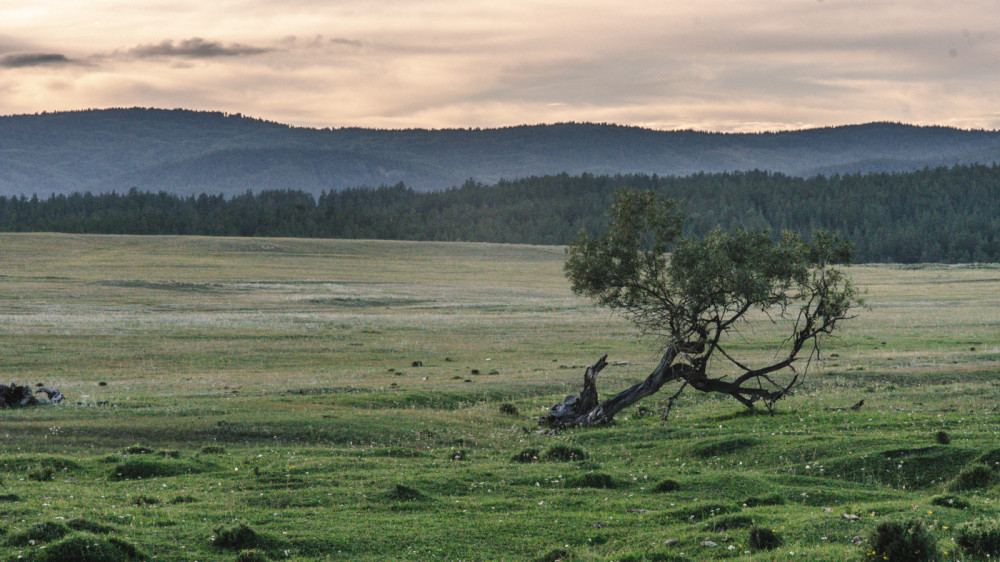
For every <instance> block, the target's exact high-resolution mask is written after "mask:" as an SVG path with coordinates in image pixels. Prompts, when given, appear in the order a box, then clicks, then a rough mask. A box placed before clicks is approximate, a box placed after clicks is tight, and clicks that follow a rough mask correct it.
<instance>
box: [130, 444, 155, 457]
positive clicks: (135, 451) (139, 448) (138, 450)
mask: <svg viewBox="0 0 1000 562" xmlns="http://www.w3.org/2000/svg"><path fill="white" fill-rule="evenodd" d="M155 452H156V450H155V449H150V448H149V447H146V446H145V445H132V446H131V447H126V448H125V454H126V455H151V454H153V453H155Z"/></svg>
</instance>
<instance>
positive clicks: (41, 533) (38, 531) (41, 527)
mask: <svg viewBox="0 0 1000 562" xmlns="http://www.w3.org/2000/svg"><path fill="white" fill-rule="evenodd" d="M69 532H70V530H69V527H67V526H66V524H64V523H58V522H55V521H45V522H42V523H37V524H35V525H32V526H31V527H29V528H28V529H26V530H24V531H21V532H18V533H14V534H12V535H10V536H8V537H7V540H6V541H5V542H6V544H9V545H12V546H26V545H28V544H29V543H31V542H32V541H35V542H52V541H54V540H56V539H58V538H61V537H63V536H65V535H67V534H69Z"/></svg>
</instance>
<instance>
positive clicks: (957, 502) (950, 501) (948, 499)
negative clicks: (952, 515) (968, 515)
mask: <svg viewBox="0 0 1000 562" xmlns="http://www.w3.org/2000/svg"><path fill="white" fill-rule="evenodd" d="M931 505H939V506H941V507H951V508H954V509H968V508H969V502H967V501H965V500H964V499H963V498H960V497H958V496H952V495H944V496H934V497H933V498H931Z"/></svg>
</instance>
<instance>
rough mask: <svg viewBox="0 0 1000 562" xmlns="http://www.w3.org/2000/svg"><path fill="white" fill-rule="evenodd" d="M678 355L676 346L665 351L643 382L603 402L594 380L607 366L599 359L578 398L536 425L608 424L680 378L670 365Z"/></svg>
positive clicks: (678, 370)
mask: <svg viewBox="0 0 1000 562" xmlns="http://www.w3.org/2000/svg"><path fill="white" fill-rule="evenodd" d="M677 353H678V351H677V348H676V346H670V347H668V348H667V350H666V351H665V352H664V353H663V358H662V359H661V360H660V364H659V365H657V367H656V369H653V372H652V373H650V374H649V376H648V377H646V379H645V380H644V381H642V382H639V383H636V384H634V385H632V386H631V387H629V388H627V389H625V390H623V391H621V392H619V393H618V394H616V395H614V396H612V397H611V398H608V399H607V400H605V401H604V402H599V400H598V397H597V382H596V379H597V375H598V373H600V372H601V370H602V369H604V367H606V366H607V365H608V362H607V358H608V356H607V355H605V356H604V357H601V358H600V359H599V360H598V361H597V363H594V364H593V365H591V366H590V367H588V368H587V372H586V373H585V374H584V375H583V391H582V392H580V394H579V395H577V396H567V397H566V399H565V400H563V401H562V402H561V403H559V404H556V405H555V406H553V407H552V409H551V410H550V411H549V412H548V413H547V414H545V415H544V416H542V419H541V420H539V422H538V423H539V425H548V426H550V427H554V428H561V427H572V426H576V425H583V426H588V425H597V424H601V423H606V422H609V421H611V419H612V418H614V417H615V414H617V413H618V412H620V411H622V410H623V409H625V408H627V407H629V406H631V405H632V404H635V403H636V402H638V401H640V400H642V399H643V398H646V397H647V396H650V395H653V394H655V393H656V392H658V391H659V390H660V388H661V387H662V386H663V385H664V384H666V383H668V382H670V381H673V380H677V379H680V378H682V376H681V371H682V370H683V366H681V365H671V363H673V361H674V359H675V358H676V357H677Z"/></svg>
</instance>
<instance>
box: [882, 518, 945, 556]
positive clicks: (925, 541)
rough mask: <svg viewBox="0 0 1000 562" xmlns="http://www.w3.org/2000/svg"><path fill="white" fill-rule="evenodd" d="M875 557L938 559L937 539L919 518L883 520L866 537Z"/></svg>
mask: <svg viewBox="0 0 1000 562" xmlns="http://www.w3.org/2000/svg"><path fill="white" fill-rule="evenodd" d="M868 545H869V548H870V551H871V552H873V553H874V554H875V557H876V559H886V560H908V561H912V562H924V561H931V560H937V559H938V550H937V540H936V539H935V538H934V535H932V534H931V533H930V531H928V530H927V527H925V526H924V524H923V522H922V521H920V520H919V519H911V520H908V521H884V522H882V523H879V524H878V526H877V527H875V530H874V531H872V533H871V535H869V537H868Z"/></svg>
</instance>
